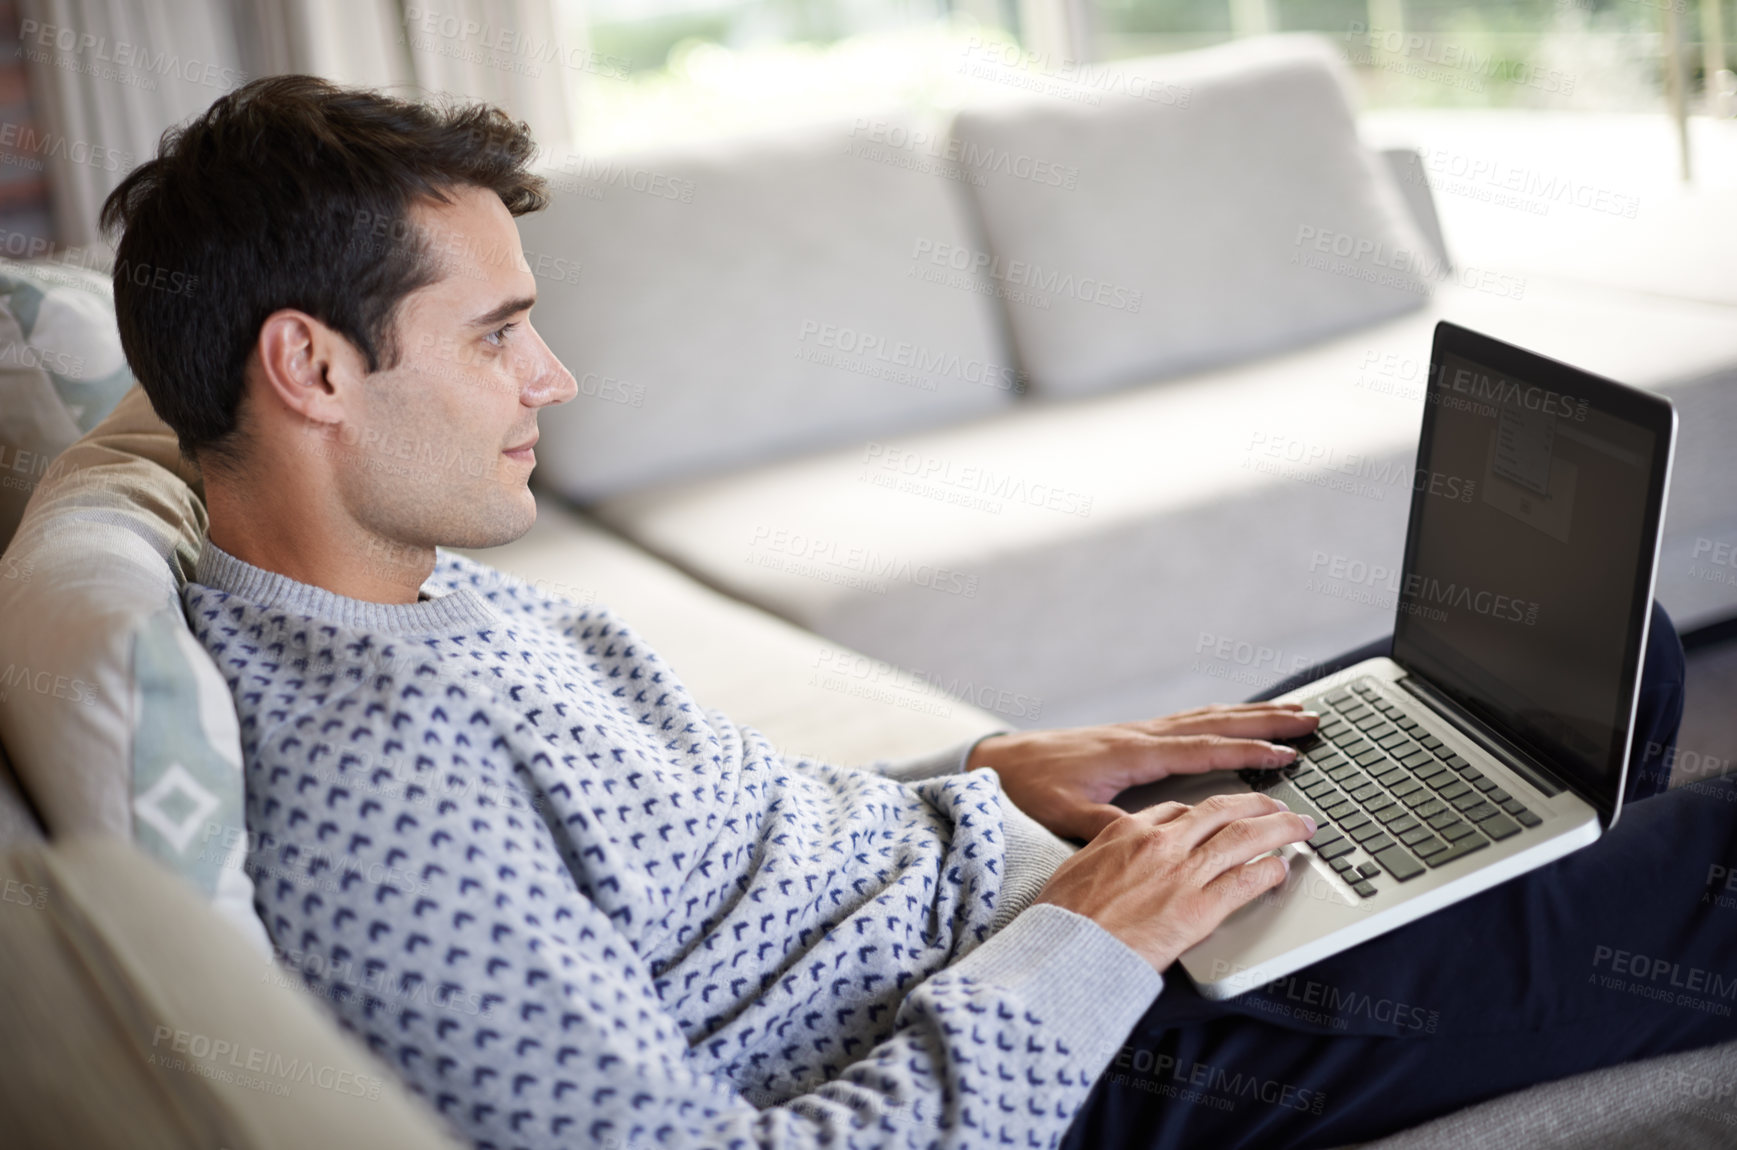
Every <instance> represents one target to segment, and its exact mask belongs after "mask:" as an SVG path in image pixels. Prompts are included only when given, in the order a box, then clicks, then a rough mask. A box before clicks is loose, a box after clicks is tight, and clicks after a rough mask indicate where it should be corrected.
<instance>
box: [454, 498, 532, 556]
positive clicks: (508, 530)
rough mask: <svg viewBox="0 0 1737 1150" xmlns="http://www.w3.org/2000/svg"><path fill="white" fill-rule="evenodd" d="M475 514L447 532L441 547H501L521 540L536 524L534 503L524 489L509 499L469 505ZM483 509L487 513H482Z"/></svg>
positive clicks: (479, 500) (480, 500) (479, 501)
mask: <svg viewBox="0 0 1737 1150" xmlns="http://www.w3.org/2000/svg"><path fill="white" fill-rule="evenodd" d="M471 506H472V507H474V508H476V509H477V511H476V512H473V513H472V514H471V515H468V516H466V518H465V522H464V523H463V525H462V526H461V527H460V528H458V529H456V530H453V531H451V532H449V533H448V534H449V538H448V540H447V541H446V542H445V543H443V544H441V546H443V547H459V548H467V549H472V550H475V549H478V548H484V547H501V546H504V545H505V544H508V543H511V542H513V540H515V539H518V538H520V537H522V536H523V535H524V534H525V532H527V531H529V530H530V529H531V528H532V526H533V525H535V524H536V522H537V499H536V496H534V495H532V494H531V489H530V488H529V487H526V486H524V485H523V483H522V481H521V483H520V485H519V489H518V490H517V491H516V492H514V493H513V494H512V496H511V497H510V498H504V499H503V498H500V497H499V495H498V491H497V493H496V497H495V498H492V499H477V500H476V501H475V502H474V503H472V504H471ZM485 509H486V510H485Z"/></svg>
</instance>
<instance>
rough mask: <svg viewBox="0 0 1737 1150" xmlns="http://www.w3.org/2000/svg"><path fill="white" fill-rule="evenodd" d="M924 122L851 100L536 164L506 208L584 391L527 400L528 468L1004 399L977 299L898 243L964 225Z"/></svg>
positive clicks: (1008, 383) (965, 412)
mask: <svg viewBox="0 0 1737 1150" xmlns="http://www.w3.org/2000/svg"><path fill="white" fill-rule="evenodd" d="M913 133H917V134H918V135H917V136H915V137H914V136H913ZM939 134H940V129H939V128H936V127H930V128H924V127H922V126H921V125H917V124H907V123H905V122H903V121H896V120H886V119H881V118H876V117H864V118H863V119H861V120H858V121H855V122H854V123H852V124H845V125H838V126H835V127H825V128H817V129H812V130H809V131H806V132H801V133H795V134H791V135H786V136H780V137H778V138H777V139H772V140H765V139H762V140H756V141H752V142H747V143H742V142H733V143H732V144H731V145H730V146H729V147H728V148H727V149H716V148H696V149H692V150H689V151H685V152H683V153H682V154H681V155H679V156H675V155H670V156H661V157H643V158H635V159H620V160H608V161H592V160H574V161H571V162H570V163H568V164H566V165H565V166H557V167H555V168H553V169H552V170H550V171H549V172H548V173H547V174H548V175H549V176H550V177H551V180H552V183H553V185H554V186H553V202H552V204H551V205H550V207H549V208H548V209H547V210H545V211H543V212H540V213H536V214H534V215H530V216H526V217H524V218H523V219H521V220H520V221H519V227H520V232H521V236H522V238H523V241H524V247H525V253H526V257H527V259H528V260H529V262H530V264H531V267H532V270H533V271H534V272H536V273H537V274H538V281H537V288H538V304H537V309H536V311H535V312H534V313H533V314H532V320H533V322H534V323H535V324H536V325H537V330H538V332H539V333H540V334H541V335H542V336H543V338H544V339H545V340H546V341H547V342H548V344H549V346H550V347H551V348H552V349H553V350H554V352H555V354H556V355H557V356H559V357H560V358H561V360H562V361H563V362H564V363H565V364H566V365H567V367H568V368H569V369H570V370H571V371H572V372H573V374H574V376H575V377H577V379H578V381H579V396H578V398H577V399H575V400H574V401H573V402H572V403H569V404H567V405H566V406H564V407H561V408H555V409H552V410H549V411H546V412H544V413H543V416H542V419H541V424H542V446H541V447H539V449H538V453H537V454H538V458H539V461H540V466H539V468H538V477H539V479H540V480H541V481H542V482H543V483H545V484H548V485H550V486H552V487H553V488H554V489H555V490H557V491H559V492H561V493H562V494H563V495H566V496H567V497H568V498H570V499H573V500H576V501H578V502H581V503H584V502H590V501H593V500H597V499H601V498H605V497H607V496H611V495H616V494H620V493H623V492H626V491H630V490H633V489H636V488H639V487H643V486H646V485H648V484H653V483H658V482H662V481H667V480H675V479H683V478H690V477H694V476H698V475H703V474H706V473H709V472H715V471H720V470H724V469H727V468H732V467H737V466H740V465H743V464H746V463H750V462H758V461H762V460H770V459H776V458H779V457H782V456H789V455H795V454H800V453H803V452H807V451H812V450H818V449H821V448H826V447H834V446H837V445H839V444H842V443H845V442H848V441H851V440H853V439H854V440H857V441H859V442H860V441H861V440H862V439H864V438H866V437H872V436H875V435H881V434H891V433H894V432H898V431H907V430H911V429H914V428H922V427H930V426H936V425H939V424H944V423H949V422H953V421H958V420H963V419H968V418H970V417H972V416H976V415H980V414H982V413H985V412H989V411H993V410H996V409H998V408H1001V407H1003V406H1005V405H1007V404H1010V403H1012V402H1013V400H1014V395H1015V390H1016V387H1017V386H1018V384H1019V380H1018V378H1017V374H1016V373H1015V371H1014V370H1013V368H1012V366H1011V363H1010V360H1009V353H1008V351H1007V349H1006V347H1005V345H1004V343H1003V342H1002V339H1001V336H1000V333H999V331H998V328H997V319H996V314H995V310H994V308H993V306H992V302H991V301H989V300H988V299H987V298H986V297H984V296H982V295H980V294H976V293H975V292H973V291H972V290H970V286H971V285H969V284H966V283H964V282H962V281H961V282H957V283H951V284H949V283H928V282H924V281H923V280H921V279H918V278H914V272H915V269H916V267H917V265H916V263H915V262H914V261H913V259H912V253H913V251H914V250H917V249H918V248H920V247H921V248H932V247H935V246H937V245H938V246H940V247H942V248H954V247H959V246H969V245H970V244H971V243H972V242H973V241H972V240H971V239H969V238H968V237H969V231H970V229H969V225H968V211H969V207H968V204H967V203H966V202H965V201H964V199H963V197H962V195H961V194H960V187H959V184H958V182H957V180H956V179H954V178H951V176H953V175H954V174H955V173H953V172H952V171H951V169H950V168H949V167H947V166H946V165H944V164H937V163H935V162H934V160H933V158H932V157H930V156H929V154H928V153H929V152H930V151H939V149H938V147H935V145H934V143H933V142H934V141H936V140H938V138H939ZM913 138H919V139H922V140H926V141H929V142H930V143H928V144H925V145H924V146H923V147H921V148H914V147H912V146H911V141H912V140H913Z"/></svg>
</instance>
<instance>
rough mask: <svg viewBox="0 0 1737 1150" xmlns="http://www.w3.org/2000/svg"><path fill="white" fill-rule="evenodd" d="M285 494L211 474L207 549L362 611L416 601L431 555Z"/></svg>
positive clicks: (428, 550) (279, 489) (207, 496)
mask: <svg viewBox="0 0 1737 1150" xmlns="http://www.w3.org/2000/svg"><path fill="white" fill-rule="evenodd" d="M261 487H264V488H266V489H265V490H261V489H260V488H261ZM283 487H284V485H277V487H276V488H275V489H274V488H273V487H272V486H271V485H254V484H243V483H235V482H226V481H224V480H222V479H218V478H217V477H215V476H212V475H210V474H209V473H208V474H207V476H206V481H205V506H206V511H207V513H208V514H209V516H210V520H211V524H210V530H209V535H210V539H211V542H213V543H215V544H216V545H217V546H219V547H221V548H223V550H225V551H227V552H229V554H231V555H233V556H235V557H236V558H237V559H240V560H241V561H242V562H244V563H251V564H252V565H253V566H255V567H258V568H260V569H262V570H265V571H272V572H276V573H277V574H279V575H283V576H285V577H287V578H290V579H294V580H296V581H297V582H299V583H307V584H310V585H311V586H314V587H320V588H323V589H325V590H327V591H330V592H332V593H333V594H336V595H343V596H345V597H347V598H350V599H359V600H361V601H363V602H366V603H414V602H416V601H417V599H418V598H419V596H420V593H421V588H422V584H423V583H424V582H425V581H426V580H427V579H428V577H429V575H430V574H432V573H433V571H434V560H435V554H434V549H433V548H432V547H417V546H412V545H409V544H403V543H397V542H394V541H392V540H388V539H383V538H381V537H379V536H378V535H375V534H373V533H371V532H369V531H367V530H366V529H364V528H362V527H361V526H360V525H359V524H356V523H354V522H352V521H350V520H348V519H346V518H344V517H342V516H326V517H322V516H318V515H310V514H309V508H310V506H317V505H318V504H319V500H317V499H308V498H306V497H305V496H303V495H298V494H297V493H296V492H294V491H286V490H283ZM328 520H337V521H336V522H332V521H328Z"/></svg>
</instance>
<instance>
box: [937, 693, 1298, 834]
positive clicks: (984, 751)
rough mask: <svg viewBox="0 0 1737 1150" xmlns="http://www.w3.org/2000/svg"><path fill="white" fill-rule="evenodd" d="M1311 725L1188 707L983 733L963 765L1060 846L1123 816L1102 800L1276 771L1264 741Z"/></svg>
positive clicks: (1265, 707)
mask: <svg viewBox="0 0 1737 1150" xmlns="http://www.w3.org/2000/svg"><path fill="white" fill-rule="evenodd" d="M1317 721H1318V719H1317V716H1316V715H1315V714H1313V713H1312V712H1309V711H1305V710H1303V708H1302V704H1300V703H1237V704H1234V705H1228V706H1212V707H1197V708H1195V709H1194V710H1192V711H1181V712H1178V713H1177V714H1174V715H1168V716H1166V717H1164V718H1162V719H1147V720H1144V721H1142V722H1134V723H1110V724H1107V725H1105V726H1100V727H1069V728H1064V729H1061V730H1055V731H1016V732H1013V733H1010V734H1005V735H991V736H990V737H989V738H987V739H984V740H983V741H982V742H980V743H978V744H977V746H976V747H975V748H974V749H973V750H972V752H971V757H970V758H969V759H968V760H967V761H966V764H965V766H966V768H967V769H968V770H970V769H975V768H977V767H993V768H994V769H995V771H996V773H997V774H999V775H1000V776H1001V788H1002V790H1004V791H1006V792H1007V796H1008V798H1010V799H1012V800H1013V802H1014V805H1016V806H1017V807H1019V809H1020V810H1022V811H1024V812H1025V813H1026V814H1028V815H1030V816H1031V817H1032V818H1034V819H1036V820H1037V821H1038V822H1040V823H1042V824H1043V825H1044V826H1046V827H1048V828H1049V829H1050V830H1052V831H1054V832H1055V833H1056V834H1058V835H1060V836H1062V837H1063V838H1074V839H1083V840H1087V841H1090V840H1091V839H1092V838H1094V837H1095V836H1096V835H1097V833H1098V832H1099V831H1101V830H1103V829H1104V828H1105V827H1107V826H1109V825H1110V824H1111V823H1112V822H1114V821H1115V820H1116V819H1118V818H1121V817H1122V816H1123V815H1125V814H1127V813H1128V812H1126V811H1124V810H1123V809H1122V808H1121V807H1118V806H1113V805H1111V803H1110V800H1111V799H1113V798H1114V797H1115V796H1116V795H1118V794H1120V793H1121V792H1122V791H1125V790H1127V789H1128V788H1129V787H1135V786H1139V785H1140V784H1142V783H1151V782H1156V781H1157V780H1159V779H1162V778H1167V777H1169V776H1171V775H1193V774H1200V773H1201V772H1203V771H1213V770H1233V769H1236V768H1239V767H1282V766H1285V765H1286V764H1288V763H1290V762H1292V761H1293V760H1295V758H1296V754H1297V753H1296V751H1294V750H1293V749H1291V748H1290V747H1283V746H1279V745H1277V744H1274V743H1269V742H1267V741H1266V740H1268V739H1294V738H1299V737H1301V736H1303V735H1306V734H1308V733H1309V732H1310V731H1313V730H1314V729H1315V724H1316V722H1317Z"/></svg>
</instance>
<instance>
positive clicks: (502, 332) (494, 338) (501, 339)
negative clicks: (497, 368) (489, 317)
mask: <svg viewBox="0 0 1737 1150" xmlns="http://www.w3.org/2000/svg"><path fill="white" fill-rule="evenodd" d="M518 326H519V325H518V324H516V323H509V324H505V325H503V326H501V327H498V328H496V329H495V330H494V331H491V332H489V333H488V334H487V335H485V336H483V338H484V339H486V340H488V341H489V342H490V343H491V344H493V345H494V346H496V347H501V346H502V345H504V344H505V343H506V342H507V336H509V335H510V334H512V331H513V329H514V328H516V327H518Z"/></svg>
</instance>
